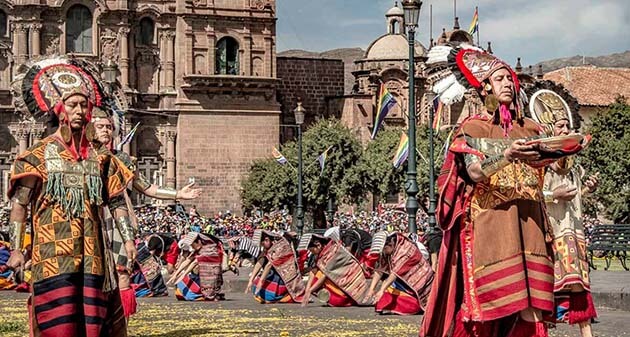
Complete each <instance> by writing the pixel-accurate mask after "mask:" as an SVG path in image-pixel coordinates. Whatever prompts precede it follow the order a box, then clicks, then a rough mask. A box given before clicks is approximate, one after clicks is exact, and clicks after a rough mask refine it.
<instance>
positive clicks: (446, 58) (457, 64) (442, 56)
mask: <svg viewBox="0 0 630 337" xmlns="http://www.w3.org/2000/svg"><path fill="white" fill-rule="evenodd" d="M426 66H427V74H428V82H429V84H430V85H432V89H433V92H434V93H435V94H437V96H438V97H437V98H436V99H439V100H440V101H441V102H442V103H444V104H446V105H451V104H454V103H457V102H460V101H461V100H462V99H463V98H464V94H466V92H468V91H469V90H471V89H474V90H476V91H477V92H479V93H482V92H486V94H487V93H488V91H489V90H488V88H487V86H486V81H487V80H488V78H489V77H490V76H491V75H492V74H493V73H494V72H495V71H497V70H499V69H501V68H505V69H507V70H508V71H509V72H510V73H511V74H512V79H513V81H514V89H515V95H514V101H513V103H514V109H515V110H516V112H517V114H518V117H520V116H521V113H522V111H523V108H524V105H525V103H526V95H524V93H523V92H522V91H521V87H520V83H519V81H518V76H517V75H516V73H515V72H514V70H512V68H511V67H510V66H509V65H508V64H507V63H505V62H503V61H502V60H500V59H499V58H497V57H496V56H494V55H492V54H489V53H487V52H485V51H484V50H483V49H480V48H477V47H474V46H471V45H468V44H461V45H459V46H457V47H453V46H449V45H445V46H434V47H433V48H431V49H430V50H429V52H428V54H427V62H426ZM497 105H498V103H494V102H493V104H492V105H491V106H488V104H486V107H487V109H488V110H489V112H490V113H493V112H494V111H496V108H497Z"/></svg>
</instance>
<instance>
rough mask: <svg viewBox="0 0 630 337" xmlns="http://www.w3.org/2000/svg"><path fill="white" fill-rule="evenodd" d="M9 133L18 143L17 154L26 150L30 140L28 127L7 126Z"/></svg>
mask: <svg viewBox="0 0 630 337" xmlns="http://www.w3.org/2000/svg"><path fill="white" fill-rule="evenodd" d="M9 131H10V132H11V134H12V135H13V137H15V139H16V140H17V141H18V154H19V153H22V152H24V151H26V150H27V149H28V140H29V138H30V136H31V135H30V127H29V126H28V125H27V124H24V123H15V124H11V125H9Z"/></svg>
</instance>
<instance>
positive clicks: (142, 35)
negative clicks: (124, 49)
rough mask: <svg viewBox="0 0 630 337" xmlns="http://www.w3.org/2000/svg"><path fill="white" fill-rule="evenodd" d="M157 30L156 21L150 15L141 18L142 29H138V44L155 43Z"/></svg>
mask: <svg viewBox="0 0 630 337" xmlns="http://www.w3.org/2000/svg"><path fill="white" fill-rule="evenodd" d="M154 32H155V23H153V20H151V18H148V17H144V18H142V20H140V29H139V31H138V44H139V45H142V46H148V45H150V44H153V33H154Z"/></svg>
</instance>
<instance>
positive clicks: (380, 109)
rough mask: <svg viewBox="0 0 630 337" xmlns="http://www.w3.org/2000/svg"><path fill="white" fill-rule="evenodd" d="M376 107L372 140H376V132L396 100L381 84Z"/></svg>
mask: <svg viewBox="0 0 630 337" xmlns="http://www.w3.org/2000/svg"><path fill="white" fill-rule="evenodd" d="M377 97H378V106H377V107H376V118H375V119H374V129H373V130H372V139H374V138H376V132H377V131H378V129H379V128H380V127H381V124H383V121H384V120H385V117H386V116H387V114H388V113H389V112H390V111H391V110H392V108H393V107H394V106H395V105H396V99H395V98H394V96H393V95H392V94H391V93H390V92H389V90H387V88H385V86H384V85H383V83H381V87H380V88H379V91H378V96H377Z"/></svg>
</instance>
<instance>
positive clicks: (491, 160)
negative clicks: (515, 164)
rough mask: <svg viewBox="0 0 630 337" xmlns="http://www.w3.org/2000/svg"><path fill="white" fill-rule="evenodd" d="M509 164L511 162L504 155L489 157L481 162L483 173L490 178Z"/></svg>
mask: <svg viewBox="0 0 630 337" xmlns="http://www.w3.org/2000/svg"><path fill="white" fill-rule="evenodd" d="M509 164H510V162H509V161H508V160H507V159H505V156H504V155H502V154H500V155H496V156H493V157H488V158H486V159H484V160H483V161H482V162H481V173H483V175H484V176H486V177H488V178H489V177H490V176H492V175H493V174H495V173H497V172H499V171H500V170H501V169H502V168H504V167H506V166H508V165H509Z"/></svg>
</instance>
